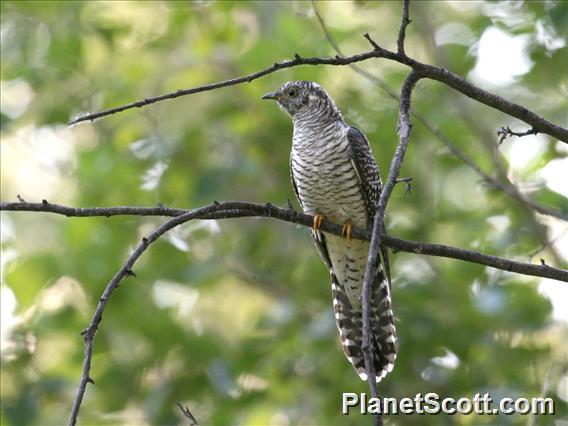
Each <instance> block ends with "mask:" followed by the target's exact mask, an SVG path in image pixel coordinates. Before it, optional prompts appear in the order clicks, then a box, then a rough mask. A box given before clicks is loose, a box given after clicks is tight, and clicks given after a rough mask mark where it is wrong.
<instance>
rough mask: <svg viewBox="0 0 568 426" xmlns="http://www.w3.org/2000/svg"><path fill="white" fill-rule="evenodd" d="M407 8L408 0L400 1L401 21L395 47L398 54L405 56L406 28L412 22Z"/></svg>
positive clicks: (408, 5)
mask: <svg viewBox="0 0 568 426" xmlns="http://www.w3.org/2000/svg"><path fill="white" fill-rule="evenodd" d="M409 7H410V0H402V21H401V23H400V29H399V31H398V39H397V41H396V45H397V48H398V54H399V55H402V56H406V53H405V52H404V39H405V38H406V27H408V25H409V24H410V23H411V22H412V21H411V20H410V18H409V15H410V13H409Z"/></svg>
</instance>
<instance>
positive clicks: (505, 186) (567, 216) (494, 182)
mask: <svg viewBox="0 0 568 426" xmlns="http://www.w3.org/2000/svg"><path fill="white" fill-rule="evenodd" d="M312 6H313V8H314V13H315V16H316V18H317V20H318V22H319V24H320V27H321V29H322V31H323V33H324V35H325V37H326V39H327V41H328V42H329V44H330V45H331V46H332V47H333V49H334V50H335V51H336V52H337V53H338V54H339V55H340V56H343V52H342V51H341V48H340V47H339V45H338V44H337V42H336V41H335V39H334V38H333V36H332V35H331V33H330V31H329V30H328V28H327V26H326V24H325V21H324V20H323V18H322V16H321V14H320V13H319V10H318V8H317V5H316V3H315V2H314V1H313V0H312ZM349 67H350V68H351V69H353V70H354V71H355V72H356V73H358V74H359V75H361V76H362V77H364V78H366V79H367V80H369V81H370V82H372V83H373V84H375V85H377V86H378V87H380V88H381V89H382V90H383V91H384V92H385V93H386V94H387V95H388V96H389V97H390V98H391V99H393V100H395V101H397V102H400V98H399V96H398V94H397V93H396V92H395V91H394V90H393V89H392V88H391V87H390V86H389V85H388V84H387V83H386V82H385V81H384V80H382V79H381V78H379V77H377V76H375V75H373V74H371V73H369V72H367V71H365V70H364V69H363V68H361V67H359V66H358V65H356V64H350V65H349ZM411 114H412V116H413V117H414V118H415V119H416V120H417V121H418V122H420V123H421V124H422V125H423V126H424V127H425V128H426V129H427V130H428V131H429V132H430V133H432V134H433V135H434V136H436V138H437V139H438V140H440V141H441V142H442V143H443V144H444V145H446V147H447V148H448V149H449V150H450V152H451V153H452V154H453V155H455V156H456V157H457V158H459V159H460V160H461V161H463V162H464V163H465V164H466V165H467V166H469V167H470V168H471V169H472V170H474V171H475V172H476V173H477V174H479V175H480V176H481V177H482V179H483V180H484V181H486V182H488V183H489V184H490V185H491V186H492V187H494V188H496V189H499V190H500V191H502V192H503V193H505V194H506V195H508V196H509V197H511V198H512V199H513V200H515V201H518V202H520V203H521V204H523V205H525V206H526V207H527V208H530V209H533V210H535V211H537V212H539V213H540V214H544V215H547V216H553V217H556V218H558V219H561V220H565V221H568V213H564V212H562V211H560V210H556V209H552V208H549V207H545V206H543V205H541V204H539V203H537V202H535V201H533V200H532V199H530V198H528V197H527V196H526V195H524V194H523V193H521V192H520V191H519V189H518V188H517V187H516V186H515V185H514V184H513V183H511V182H501V181H500V180H499V179H497V178H494V177H493V176H491V175H489V174H487V173H485V172H483V171H482V170H481V168H480V167H479V166H478V165H477V164H475V162H474V161H473V160H472V159H471V158H469V157H468V156H467V155H466V154H465V153H463V152H462V151H461V150H459V149H458V148H457V146H456V145H455V144H454V143H453V142H452V141H451V140H450V139H449V138H448V137H447V136H446V135H444V134H443V133H442V132H441V131H440V130H439V129H437V128H436V127H435V126H434V125H433V124H431V123H430V122H429V121H428V119H427V118H426V117H425V116H424V115H423V114H421V113H419V112H417V111H412V112H411ZM407 189H408V187H407Z"/></svg>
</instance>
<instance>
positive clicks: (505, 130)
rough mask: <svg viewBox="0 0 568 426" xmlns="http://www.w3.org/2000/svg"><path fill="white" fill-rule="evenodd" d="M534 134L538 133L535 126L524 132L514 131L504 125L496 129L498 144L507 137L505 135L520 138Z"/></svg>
mask: <svg viewBox="0 0 568 426" xmlns="http://www.w3.org/2000/svg"><path fill="white" fill-rule="evenodd" d="M536 134H538V131H537V130H536V129H535V128H532V129H529V130H527V131H525V132H514V131H512V130H511V128H510V127H509V126H506V127H501V128H500V129H499V130H497V136H499V145H501V144H502V143H503V141H504V140H505V139H507V137H511V136H517V137H519V138H522V137H523V136H528V135H536Z"/></svg>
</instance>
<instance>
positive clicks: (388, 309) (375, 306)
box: [331, 271, 398, 383]
mask: <svg viewBox="0 0 568 426" xmlns="http://www.w3.org/2000/svg"><path fill="white" fill-rule="evenodd" d="M331 290H332V293H333V310H334V312H335V320H336V322H337V328H338V329H339V335H340V337H341V346H342V348H343V352H345V356H346V357H347V359H348V360H349V362H351V364H353V367H355V370H356V371H357V374H359V377H361V379H362V380H367V372H366V369H365V359H364V357H363V350H362V347H363V324H362V312H361V309H360V308H356V309H354V308H353V307H352V305H351V303H350V302H349V299H348V297H347V294H346V293H345V289H344V288H343V285H341V283H339V281H338V279H337V277H336V276H335V274H333V273H332V274H331ZM371 291H372V303H371V312H370V314H371V331H372V333H373V335H372V342H373V360H374V367H375V368H374V369H375V376H376V380H377V383H378V382H380V381H381V380H382V379H383V378H384V377H385V376H386V375H387V373H389V372H391V371H392V369H393V367H394V360H395V358H396V353H397V349H398V342H397V338H396V329H395V326H394V316H393V312H392V303H391V296H390V288H389V284H388V281H387V280H386V279H385V278H384V274H383V273H382V272H381V271H379V273H378V275H377V279H376V280H375V282H374V283H373V288H372V290H371Z"/></svg>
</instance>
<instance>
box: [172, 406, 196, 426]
mask: <svg viewBox="0 0 568 426" xmlns="http://www.w3.org/2000/svg"><path fill="white" fill-rule="evenodd" d="M177 406H178V407H179V410H180V411H181V413H182V414H183V416H184V417H186V418H188V419H189V421H190V422H191V423H190V424H189V426H199V423H197V420H196V419H195V417H194V416H193V414H191V411H189V408H188V407H184V406H183V405H181V404H180V403H179V402H178V403H177Z"/></svg>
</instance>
